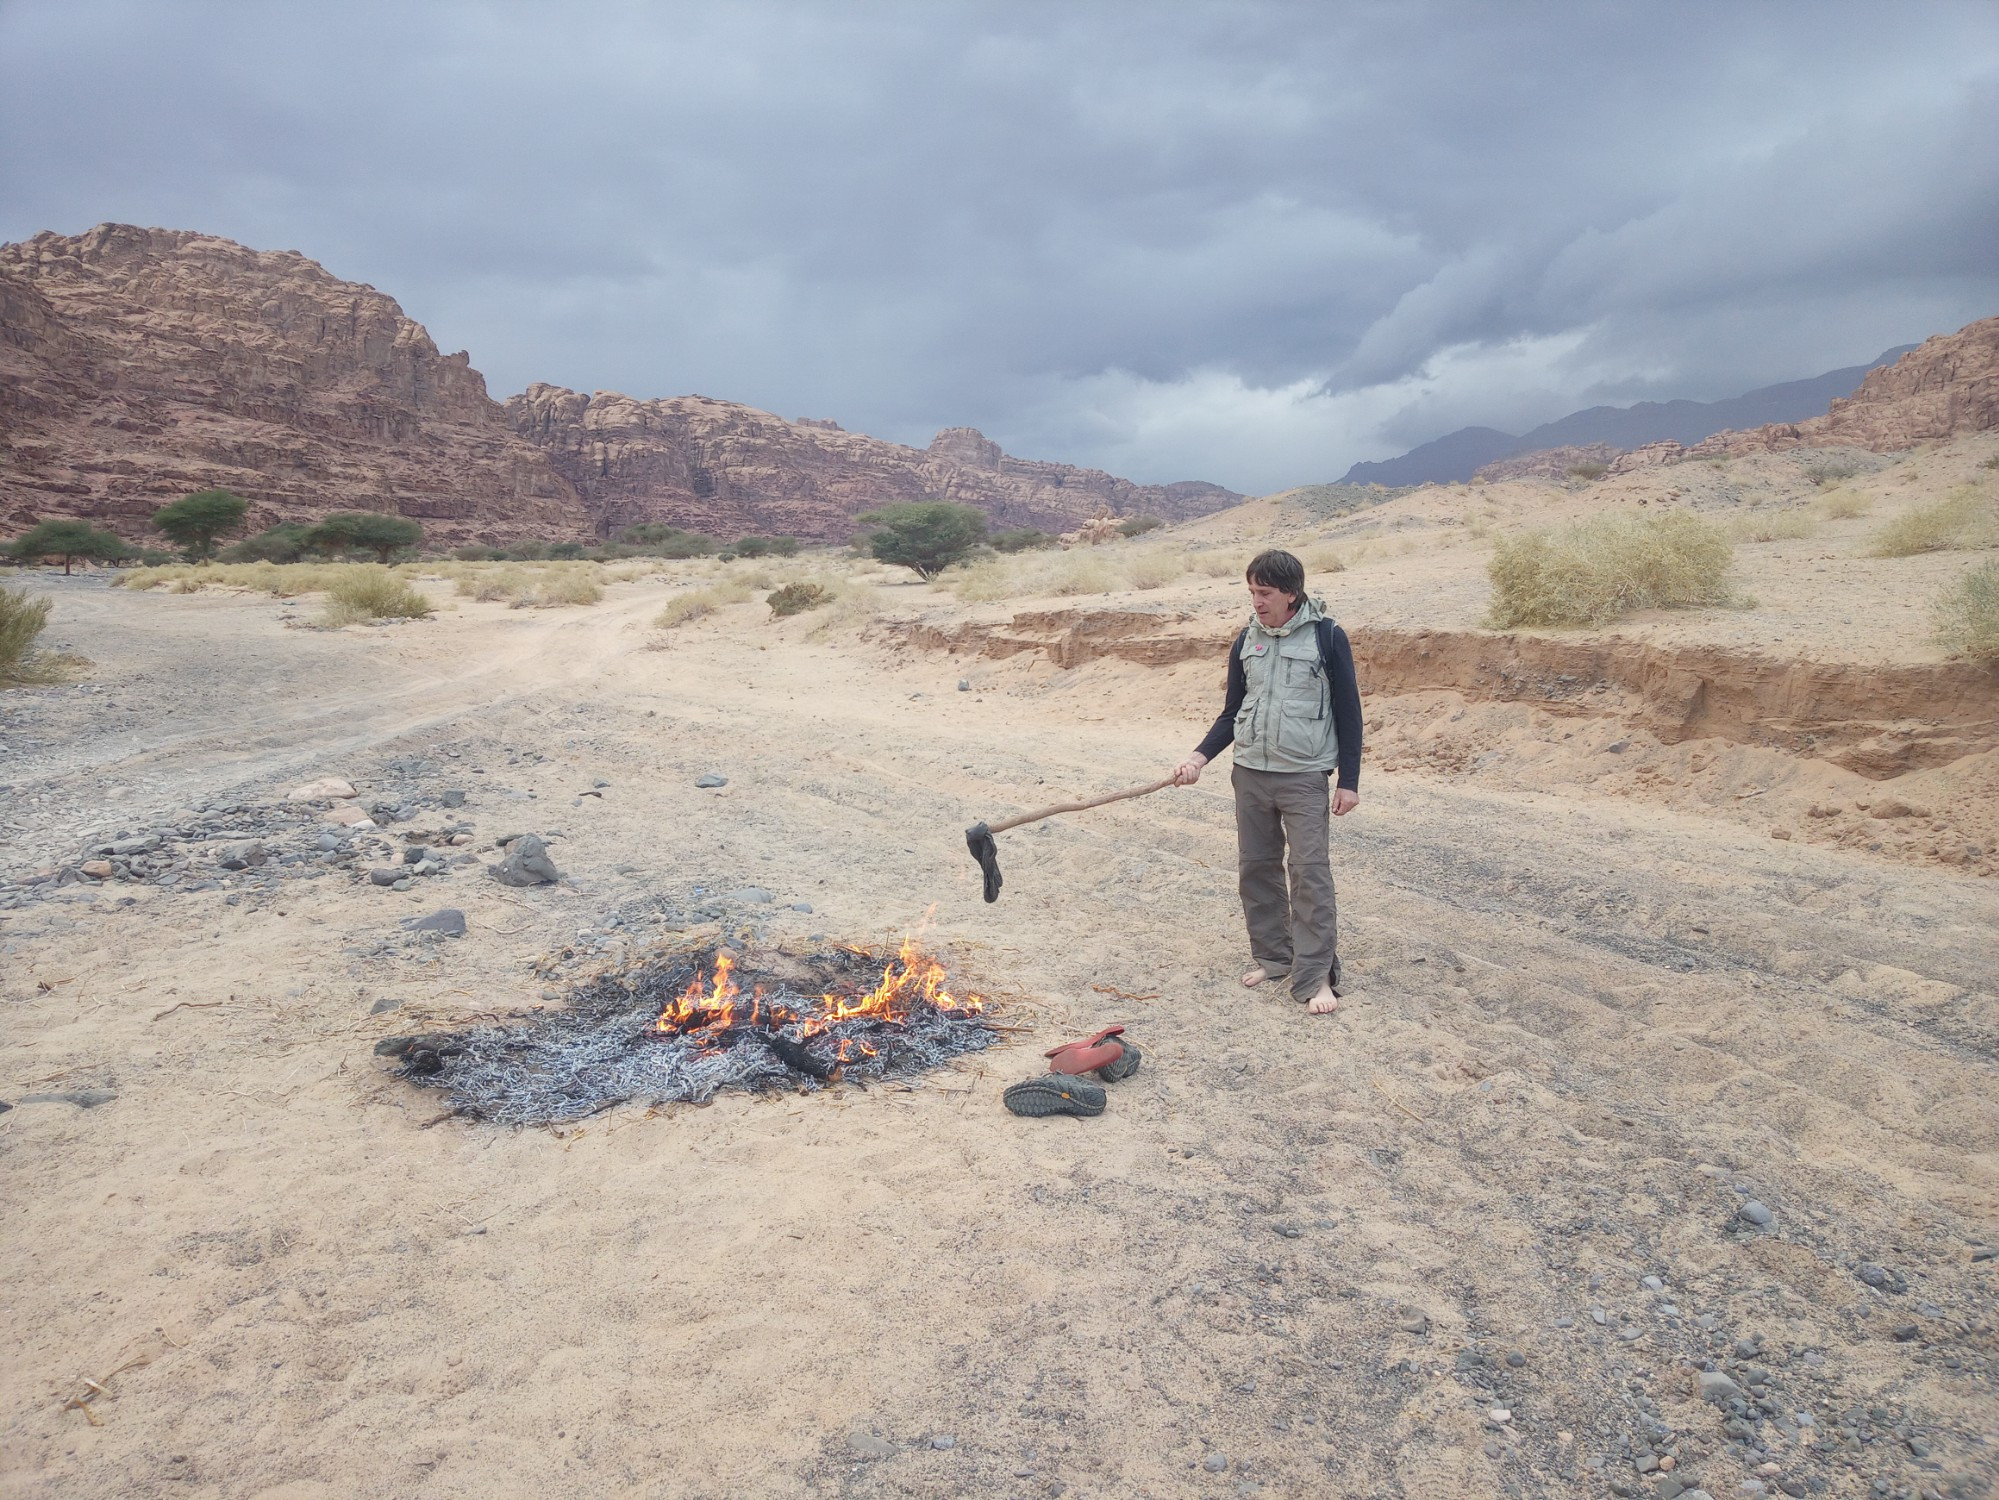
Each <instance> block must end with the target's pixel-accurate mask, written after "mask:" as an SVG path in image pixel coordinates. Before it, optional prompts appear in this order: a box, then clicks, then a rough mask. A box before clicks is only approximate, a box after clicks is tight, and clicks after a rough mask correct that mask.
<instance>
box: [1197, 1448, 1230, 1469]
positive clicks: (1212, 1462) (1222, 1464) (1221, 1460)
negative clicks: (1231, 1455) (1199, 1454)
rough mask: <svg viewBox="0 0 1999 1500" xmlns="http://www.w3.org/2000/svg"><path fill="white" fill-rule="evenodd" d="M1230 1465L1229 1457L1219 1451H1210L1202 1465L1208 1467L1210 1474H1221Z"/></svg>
mask: <svg viewBox="0 0 1999 1500" xmlns="http://www.w3.org/2000/svg"><path fill="white" fill-rule="evenodd" d="M1228 1466H1229V1461H1228V1459H1227V1458H1226V1457H1224V1456H1223V1455H1222V1454H1219V1453H1210V1454H1209V1455H1208V1456H1207V1457H1206V1458H1204V1459H1202V1460H1201V1467H1202V1468H1204V1469H1206V1470H1207V1471H1208V1472H1209V1473H1210V1474H1219V1473H1221V1472H1222V1470H1224V1469H1226V1468H1227V1467H1228Z"/></svg>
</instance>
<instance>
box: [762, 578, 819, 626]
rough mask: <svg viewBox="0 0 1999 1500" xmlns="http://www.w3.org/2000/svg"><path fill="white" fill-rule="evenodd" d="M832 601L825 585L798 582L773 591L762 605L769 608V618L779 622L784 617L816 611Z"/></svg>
mask: <svg viewBox="0 0 1999 1500" xmlns="http://www.w3.org/2000/svg"><path fill="white" fill-rule="evenodd" d="M832 599H833V594H832V591H831V590H830V589H828V588H827V587H826V585H825V584H823V583H803V582H800V583H787V584H786V585H785V586H784V587H783V588H781V589H776V590H774V591H773V592H772V593H771V594H770V595H769V596H768V597H767V598H766V599H765V600H764V603H766V604H768V605H769V606H770V616H771V618H772V619H773V620H780V619H783V618H784V617H785V616H786V615H796V614H803V613H804V612H805V611H806V610H808V609H817V608H819V607H820V606H821V605H822V604H829V603H831V602H832Z"/></svg>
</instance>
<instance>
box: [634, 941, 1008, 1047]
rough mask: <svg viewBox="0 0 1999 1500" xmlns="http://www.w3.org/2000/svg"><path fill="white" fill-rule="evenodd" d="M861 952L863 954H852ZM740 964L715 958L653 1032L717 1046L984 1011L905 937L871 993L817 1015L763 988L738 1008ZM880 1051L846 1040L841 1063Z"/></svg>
mask: <svg viewBox="0 0 1999 1500" xmlns="http://www.w3.org/2000/svg"><path fill="white" fill-rule="evenodd" d="M852 951H854V952H856V953H859V952H864V951H865V950H863V949H858V948H857V949H854V950H852ZM734 968H735V959H734V957H733V956H732V955H731V954H729V953H728V952H727V951H726V950H725V951H723V952H721V953H719V954H717V955H716V958H715V973H714V976H713V978H712V979H705V980H704V978H703V977H702V975H701V973H700V971H699V970H696V971H695V975H694V978H693V980H692V981H691V982H690V983H689V984H688V986H687V988H686V989H685V990H684V991H682V992H681V994H680V995H679V996H678V997H677V998H675V999H674V1000H673V1001H672V1002H671V1003H669V1004H668V1005H667V1006H666V1008H665V1009H664V1010H662V1011H661V1012H660V1014H659V1018H658V1019H657V1020H656V1021H655V1022H654V1023H653V1025H654V1029H655V1030H658V1031H662V1032H674V1033H679V1034H681V1035H689V1034H700V1033H705V1035H701V1036H699V1038H698V1039H699V1040H701V1041H703V1042H708V1043H713V1042H715V1041H718V1040H719V1039H720V1037H721V1034H722V1033H723V1032H725V1031H727V1030H728V1029H729V1028H730V1027H732V1026H738V1025H752V1026H754V1025H764V1026H772V1027H778V1026H789V1025H791V1024H793V1023H794V1022H796V1023H802V1033H801V1038H800V1039H801V1040H809V1039H810V1038H812V1037H815V1036H819V1035H822V1034H824V1033H825V1032H827V1031H829V1030H830V1029H831V1028H832V1027H833V1026H834V1025H835V1024H836V1023H837V1022H840V1021H852V1020H859V1019H864V1018H865V1019H873V1020H878V1021H887V1022H891V1023H893V1022H899V1021H905V1020H907V1019H908V1018H909V1014H910V1012H911V1010H913V1009H914V1008H915V1007H916V1006H918V1005H931V1006H935V1007H936V1008H937V1009H939V1010H945V1011H955V1012H957V1013H959V1014H961V1015H964V1014H971V1015H976V1014H977V1013H979V1012H980V1011H982V1010H983V1009H984V1008H985V1002H984V1001H983V1000H981V999H980V998H979V997H978V996H977V995H967V996H966V997H965V998H964V999H962V1000H960V999H956V998H954V997H953V996H952V995H951V993H950V992H949V991H948V990H946V989H945V988H944V978H945V975H944V966H943V965H942V964H940V963H939V962H938V961H937V960H936V959H934V958H932V957H931V956H930V955H929V954H927V953H924V952H922V951H921V950H920V949H919V948H918V947H917V946H916V939H915V938H913V937H909V938H904V939H903V942H902V948H901V951H900V952H899V953H898V954H897V955H896V957H894V958H893V959H891V960H889V962H888V964H887V966H886V967H885V968H884V969H883V971H882V977H881V982H880V983H878V984H877V985H876V986H875V987H874V988H873V989H872V990H869V991H868V992H867V993H866V994H862V995H856V994H847V995H839V994H831V993H829V994H825V995H821V996H820V997H819V1007H818V1013H817V1014H801V1013H799V1012H796V1011H793V1010H792V1009H790V1008H789V1007H788V1006H783V1005H770V1004H766V1002H765V1000H764V995H763V990H762V988H761V987H759V988H758V989H756V990H755V991H754V992H753V993H752V994H751V996H750V1001H749V1005H748V1006H747V1008H739V1006H738V1003H737V1002H738V1000H739V999H740V997H741V993H742V992H741V990H740V989H739V988H738V987H737V984H736V981H735V979H734V977H733V975H732V972H731V971H732V970H733V969H734ZM875 1053H876V1049H875V1048H873V1047H870V1046H868V1045H867V1044H866V1043H863V1042H857V1041H851V1040H844V1039H843V1040H842V1041H841V1043H840V1053H839V1061H842V1062H845V1061H847V1060H848V1059H849V1057H850V1056H862V1057H872V1056H874V1055H875Z"/></svg>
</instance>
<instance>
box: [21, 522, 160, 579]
mask: <svg viewBox="0 0 1999 1500" xmlns="http://www.w3.org/2000/svg"><path fill="white" fill-rule="evenodd" d="M7 550H8V551H9V552H11V553H13V555H14V556H16V557H18V558H20V559H22V560H23V561H24V562H25V561H26V560H27V559H28V558H31V557H60V558H61V559H62V570H63V572H64V573H65V574H67V573H68V572H69V565H70V563H71V561H72V560H73V559H75V558H79V557H94V558H98V559H101V560H102V561H105V562H113V561H116V560H117V559H118V558H121V557H125V556H127V555H128V554H129V553H130V552H131V550H132V549H131V548H129V547H127V546H126V545H125V543H124V542H123V541H122V540H121V539H120V538H118V537H116V536H113V535H112V534H111V533H110V532H108V531H99V530H98V529H97V528H96V527H95V526H92V525H91V524H90V523H89V522H88V521H77V520H62V521H43V522H41V523H40V524H39V525H37V526H35V527H34V528H33V529H32V530H31V531H29V532H28V534H27V535H26V536H23V537H21V538H20V539H19V540H18V541H16V542H14V544H13V545H12V546H10V547H9V548H8V549H7Z"/></svg>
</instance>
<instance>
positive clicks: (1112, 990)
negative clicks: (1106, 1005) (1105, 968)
mask: <svg viewBox="0 0 1999 1500" xmlns="http://www.w3.org/2000/svg"><path fill="white" fill-rule="evenodd" d="M1090 988H1091V989H1093V990H1095V991H1096V992H1097V993H1098V994H1099V995H1115V996H1117V997H1118V999H1120V1000H1157V999H1158V998H1159V991H1158V990H1154V991H1152V992H1151V993H1150V994H1146V995H1134V994H1133V993H1132V992H1131V991H1130V990H1121V989H1119V988H1118V987H1117V986H1116V985H1114V984H1093V985H1091V986H1090Z"/></svg>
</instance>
